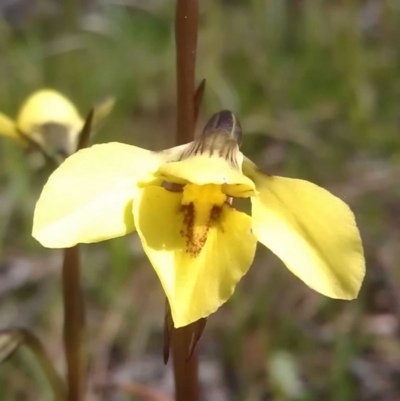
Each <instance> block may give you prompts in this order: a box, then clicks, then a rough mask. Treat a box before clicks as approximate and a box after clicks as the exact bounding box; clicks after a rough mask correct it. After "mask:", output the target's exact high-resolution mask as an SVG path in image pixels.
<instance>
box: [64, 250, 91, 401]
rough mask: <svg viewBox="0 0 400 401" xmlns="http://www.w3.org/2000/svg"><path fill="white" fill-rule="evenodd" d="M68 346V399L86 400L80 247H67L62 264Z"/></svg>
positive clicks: (65, 336)
mask: <svg viewBox="0 0 400 401" xmlns="http://www.w3.org/2000/svg"><path fill="white" fill-rule="evenodd" d="M62 281H63V300H64V348H65V355H66V360H67V383H68V386H67V389H68V390H67V391H68V395H67V399H68V401H83V400H84V397H85V391H86V351H85V347H84V337H85V313H84V300H83V294H82V290H81V285H80V260H79V248H78V246H74V247H73V248H68V249H65V250H64V261H63V267H62Z"/></svg>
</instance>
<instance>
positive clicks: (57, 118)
mask: <svg viewBox="0 0 400 401" xmlns="http://www.w3.org/2000/svg"><path fill="white" fill-rule="evenodd" d="M47 123H56V124H60V125H65V126H68V127H70V128H72V129H74V130H75V131H76V132H78V131H79V130H80V129H81V128H82V127H83V120H82V118H81V116H80V115H79V113H78V111H77V109H76V108H75V106H74V105H73V104H72V103H71V102H70V101H69V100H68V99H67V98H66V97H65V96H63V95H62V94H60V93H58V92H56V91H54V90H51V89H44V90H40V91H37V92H34V93H33V94H32V95H31V96H29V97H28V99H27V100H26V101H25V103H24V104H23V105H22V107H21V111H20V113H19V115H18V118H17V127H18V129H19V130H21V131H22V132H23V133H24V134H25V135H30V134H32V133H33V132H34V131H35V129H36V127H37V126H40V125H43V124H47Z"/></svg>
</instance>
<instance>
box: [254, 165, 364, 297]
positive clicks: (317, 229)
mask: <svg viewBox="0 0 400 401" xmlns="http://www.w3.org/2000/svg"><path fill="white" fill-rule="evenodd" d="M253 178H254V180H255V183H256V187H257V190H258V191H259V195H258V196H257V197H255V198H253V199H252V205H253V210H252V214H253V230H254V232H255V234H256V235H257V236H258V239H259V241H260V242H261V243H262V244H264V245H265V246H267V247H268V248H269V249H270V250H271V251H272V252H274V253H275V254H276V255H277V256H278V257H279V258H280V259H281V260H282V261H283V262H284V263H285V265H286V266H287V267H288V268H289V269H290V270H291V271H292V272H293V273H294V274H295V275H296V276H298V277H299V278H300V279H301V280H303V281H304V282H305V283H306V284H307V285H308V286H309V287H311V288H313V289H314V290H316V291H318V292H320V293H321V294H324V295H326V296H328V297H331V298H340V299H353V298H355V297H356V296H357V294H358V292H359V289H360V286H361V283H362V281H363V278H364V274H365V262H364V257H363V249H362V244H361V239H360V234H359V232H358V229H357V226H356V222H355V219H354V215H353V213H352V212H351V210H350V209H349V207H348V206H347V205H346V204H345V203H344V202H342V201H341V200H340V199H339V198H337V197H335V196H333V195H332V194H331V193H329V192H328V191H326V190H325V189H323V188H320V187H318V186H317V185H315V184H312V183H310V182H308V181H303V180H297V179H290V178H282V177H271V176H267V175H264V174H262V173H260V172H257V173H254V171H253Z"/></svg>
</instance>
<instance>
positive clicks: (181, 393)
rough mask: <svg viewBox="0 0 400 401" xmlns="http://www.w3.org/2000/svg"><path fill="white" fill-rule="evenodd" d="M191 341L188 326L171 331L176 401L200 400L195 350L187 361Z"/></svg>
mask: <svg viewBox="0 0 400 401" xmlns="http://www.w3.org/2000/svg"><path fill="white" fill-rule="evenodd" d="M191 339H192V331H191V326H190V325H189V326H185V327H181V328H179V329H173V331H172V338H171V348H172V356H173V362H174V376H175V399H176V401H189V400H190V401H198V400H199V398H200V397H199V379H198V364H199V362H198V355H197V350H194V352H193V355H192V356H191V357H190V359H188V349H189V348H190V346H191Z"/></svg>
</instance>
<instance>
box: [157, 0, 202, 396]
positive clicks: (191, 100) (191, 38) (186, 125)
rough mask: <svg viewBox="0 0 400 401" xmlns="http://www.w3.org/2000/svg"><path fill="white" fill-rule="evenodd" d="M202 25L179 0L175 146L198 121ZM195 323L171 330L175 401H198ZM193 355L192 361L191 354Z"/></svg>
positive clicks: (188, 2)
mask: <svg viewBox="0 0 400 401" xmlns="http://www.w3.org/2000/svg"><path fill="white" fill-rule="evenodd" d="M198 25H199V4H198V0H177V3H176V20H175V38H176V73H177V74H176V79H177V119H176V129H177V132H176V144H177V145H181V144H184V143H187V142H191V141H192V140H193V138H194V129H195V120H196V119H197V114H198V108H199V102H200V101H201V98H202V90H203V88H202V87H201V88H200V90H199V92H198V93H199V94H198V95H197V96H196V95H195V67H196V52H197V33H198ZM195 325H196V323H194V326H193V327H192V325H189V326H186V327H182V328H179V329H172V333H171V348H172V355H173V359H174V376H175V397H176V401H189V400H190V401H198V400H199V384H198V357H197V351H196V350H195V349H193V330H195V328H196V326H195ZM189 350H193V354H192V355H191V357H190V358H188V356H190V351H189ZM164 358H165V348H164Z"/></svg>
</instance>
